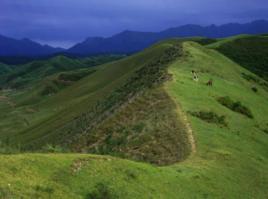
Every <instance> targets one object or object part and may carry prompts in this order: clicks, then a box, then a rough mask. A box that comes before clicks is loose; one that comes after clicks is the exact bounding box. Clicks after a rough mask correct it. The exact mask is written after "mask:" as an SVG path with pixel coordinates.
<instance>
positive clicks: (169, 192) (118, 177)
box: [0, 40, 268, 198]
mask: <svg viewBox="0 0 268 199" xmlns="http://www.w3.org/2000/svg"><path fill="white" fill-rule="evenodd" d="M174 43H175V44H176V43H177V41H176V40H172V41H169V42H167V43H163V44H162V45H160V46H161V47H163V46H166V47H167V46H170V44H174ZM160 46H158V47H160ZM182 48H183V52H184V53H183V55H184V56H182V57H181V56H180V57H178V58H177V59H176V60H175V61H173V62H170V63H169V64H168V72H169V74H172V79H169V80H170V81H166V82H165V83H164V84H162V86H160V87H159V86H157V88H158V89H161V90H154V89H150V92H153V93H150V92H149V93H148V95H142V98H137V100H135V99H134V100H133V102H131V103H128V104H127V105H126V106H123V107H122V109H121V110H120V111H119V112H117V113H115V114H113V117H111V118H108V120H106V121H104V123H105V124H104V125H102V126H104V127H107V128H108V129H107V130H111V131H112V132H111V133H110V135H111V137H110V138H112V139H111V140H110V141H121V140H123V141H124V139H121V137H120V134H121V133H124V132H122V131H120V129H121V127H124V125H126V126H127V127H130V128H131V127H132V124H133V123H132V122H135V123H136V121H141V120H142V121H144V118H143V117H144V115H146V114H149V112H153V113H155V110H154V107H155V105H154V104H150V102H151V101H153V99H152V98H155V97H156V96H157V95H162V92H165V94H167V95H168V96H169V98H170V99H172V102H173V103H174V104H175V105H176V108H175V107H174V108H173V110H176V111H177V112H178V114H179V115H181V116H182V117H183V119H182V120H178V122H179V121H182V122H183V123H184V124H185V123H187V124H188V126H190V127H191V128H192V129H193V135H194V139H195V144H196V152H195V153H192V155H191V156H190V157H188V159H187V160H186V161H183V162H180V163H176V164H173V165H170V166H164V167H156V166H152V165H149V164H144V163H137V162H132V161H129V160H122V159H119V158H114V157H110V156H92V155H79V154H69V155H68V154H47V155H46V154H34V155H33V154H22V155H1V156H0V158H1V159H0V160H1V164H0V176H1V180H0V187H1V189H0V194H1V196H3V197H12V198H19V197H22V196H23V197H26V198H36V197H43V198H49V197H50V198H74V197H75V198H97V197H99V198H101V197H102V198H126V197H127V198H178V197H179V198H266V197H267V195H268V192H267V185H268V177H267V176H268V173H267V171H268V169H267V165H268V155H267V154H268V153H267V144H268V141H267V129H268V124H267V114H268V104H267V98H268V93H267V91H266V90H264V89H263V87H261V86H259V85H256V87H257V92H255V91H253V90H252V89H251V88H252V83H251V82H250V81H248V80H246V79H245V78H244V77H243V74H247V75H251V76H253V77H256V76H255V75H254V74H252V73H251V72H249V71H248V70H246V69H244V68H243V67H241V66H239V65H238V64H236V63H234V62H233V61H231V60H230V59H228V58H227V57H225V56H223V55H222V54H220V53H219V52H217V51H214V50H211V49H207V48H206V47H202V46H200V45H198V44H197V43H194V42H184V43H183V46H182ZM158 50H159V51H158ZM158 50H156V47H154V48H152V49H149V50H148V51H147V52H144V53H143V54H139V55H136V56H135V57H130V58H127V59H126V60H121V61H119V62H118V63H117V64H115V65H114V64H110V65H109V64H108V66H109V67H106V66H103V68H102V69H101V70H102V72H101V71H99V72H96V73H95V74H97V77H96V78H99V76H98V75H100V74H102V75H103V72H104V71H106V72H105V73H106V74H111V71H113V70H115V69H117V70H116V71H117V73H119V72H120V71H121V74H120V75H119V76H121V75H122V74H123V75H126V71H122V70H123V69H125V70H127V69H126V67H128V66H129V65H128V64H132V65H131V66H129V68H128V70H130V69H131V68H132V69H133V67H134V66H135V65H140V64H142V63H143V62H144V61H145V60H147V58H148V57H149V55H155V56H156V57H160V55H161V54H162V53H163V51H162V50H160V49H158ZM150 53H152V54H150ZM156 57H154V56H153V58H152V57H151V58H152V59H156ZM135 58H139V59H135ZM134 60H135V61H136V62H134ZM139 60H141V61H140V62H139ZM147 63H148V62H147ZM121 66H125V67H121ZM140 68H142V67H140ZM108 69H110V70H108ZM119 69H120V70H119ZM192 70H195V71H196V72H197V74H198V76H199V81H198V82H196V81H193V79H192V74H191V71H192ZM134 71H135V70H134ZM117 73H115V74H117ZM132 74H133V73H132ZM94 76H95V75H94ZM94 76H91V77H89V78H85V79H82V80H81V81H80V82H78V83H77V84H78V85H80V87H79V88H81V89H79V93H74V95H73V96H78V95H79V94H80V95H81V94H82V93H87V92H88V91H89V90H88V88H87V89H86V88H85V87H84V88H83V87H82V86H81V85H84V83H85V82H87V84H88V83H89V79H90V78H91V79H94ZM130 76H131V75H130ZM130 76H128V77H130ZM106 77H107V78H109V80H108V82H110V84H112V83H114V82H113V81H115V80H113V78H112V77H111V75H107V76H106ZM126 79H128V78H127V77H125V79H124V80H126ZM210 79H213V85H212V86H207V85H206V83H207V82H208V80H210ZM112 80H113V81H112ZM123 82H126V81H123ZM95 83H96V80H95ZM102 83H103V82H102ZM117 83H118V82H117ZM117 85H118V86H117V88H118V87H120V85H122V84H120V83H118V84H117ZM84 86H85V85H84ZM74 88H77V87H76V86H74ZM91 88H92V87H91ZM98 88H100V86H98ZM113 88H115V87H113ZM109 90H111V87H108V89H107V90H105V92H108V91H109ZM113 90H114V89H113ZM71 91H73V92H74V91H75V89H72V90H71ZM154 91H155V93H154ZM66 92H67V90H66ZM68 92H70V90H69V91H68ZM62 93H64V91H63V92H62ZM64 96H67V93H65V94H64ZM70 96H71V95H70ZM91 96H93V95H92V94H91ZM98 96H101V94H98ZM150 96H152V98H151V97H150ZM223 97H225V98H224V99H227V98H226V97H229V98H230V99H231V100H229V101H228V100H226V102H228V103H235V104H236V106H226V105H224V103H221V102H222V101H221V100H219V99H223ZM157 98H158V99H159V97H157ZM160 99H166V97H164V98H160ZM51 100H52V101H54V100H55V99H51ZM86 100H88V101H89V98H87V99H86ZM92 101H93V100H92V99H91V100H90V102H91V103H92ZM230 101H231V102H230ZM158 102H159V103H160V106H159V105H158V106H157V110H156V111H159V112H160V114H159V115H158V116H161V112H162V110H164V109H168V107H169V103H170V102H171V101H169V103H166V101H165V100H162V101H161V100H160V101H158ZM236 102H239V103H236ZM54 103H56V101H54ZM172 106H173V105H172ZM88 107H89V106H88ZM237 107H239V108H240V109H237ZM242 107H244V109H242V110H245V109H247V110H249V111H250V112H251V114H252V117H247V115H245V114H244V113H245V112H243V111H241V108H242ZM245 107H246V108H245ZM76 108H77V109H79V106H76ZM84 108H85V106H84ZM137 108H140V109H138V110H139V111H142V110H144V108H145V113H141V114H140V115H134V114H133V113H135V112H136V110H135V109H137ZM238 110H239V111H238ZM168 112H169V111H168ZM66 113H67V112H65V114H66ZM169 113H170V112H169ZM61 116H63V115H61ZM170 116H171V115H168V119H171V118H170ZM185 116H187V118H186V117H185ZM128 117H129V118H132V120H129V119H127V118H128ZM135 117H137V118H135ZM161 119H163V118H162V117H160V120H161ZM160 120H157V122H155V120H154V119H153V120H152V121H153V122H152V123H153V124H154V125H155V126H157V125H158V122H159V121H160ZM145 121H146V122H147V120H145ZM119 122H121V123H119ZM165 122H166V120H165ZM42 123H44V122H42ZM113 123H117V124H118V125H117V126H118V127H119V129H114V127H115V126H113V125H112V124H113ZM47 124H52V125H54V124H53V120H51V121H48V122H47V123H46V124H44V125H43V126H41V128H39V129H38V130H41V131H42V129H43V128H48V127H47ZM80 124H81V123H80ZM167 124H169V125H168V126H166V128H169V127H170V123H167ZM171 125H172V124H171ZM53 127H55V126H53ZM53 127H52V128H53ZM79 127H80V126H77V128H79ZM136 128H137V129H140V130H138V131H137V132H141V134H143V133H144V132H143V131H144V130H146V131H148V130H149V129H148V126H145V128H144V126H142V125H141V126H138V127H136ZM115 131H116V132H117V133H116V132H115ZM97 132H98V133H100V134H102V133H105V131H103V132H102V131H101V130H100V129H98V128H97ZM127 132H130V133H131V131H130V130H128V129H127ZM30 133H31V134H33V133H34V131H31V132H30ZM162 133H163V131H161V132H160V133H159V136H161V139H166V137H165V136H162ZM188 133H189V132H188ZM24 135H25V136H29V135H27V132H25V134H24ZM164 135H165V134H164ZM117 136H119V138H120V139H117V140H116V139H115V138H116V137H117ZM189 137H190V136H189ZM20 139H22V137H21V138H20ZM54 139H59V138H57V137H54ZM28 141H30V139H29V140H28ZM127 141H128V140H127ZM101 142H102V140H101ZM176 142H177V141H176ZM84 146H87V145H84ZM110 146H113V145H110ZM119 146H121V147H122V149H123V150H124V145H123V146H122V145H120V144H119ZM142 146H143V145H141V148H142ZM104 149H107V148H106V146H105V145H104ZM110 149H111V150H114V148H113V147H111V148H110ZM110 149H109V151H110ZM172 150H173V149H172ZM104 153H107V152H106V151H105V150H104ZM116 155H118V154H116ZM11 162H12V164H10V163H11Z"/></svg>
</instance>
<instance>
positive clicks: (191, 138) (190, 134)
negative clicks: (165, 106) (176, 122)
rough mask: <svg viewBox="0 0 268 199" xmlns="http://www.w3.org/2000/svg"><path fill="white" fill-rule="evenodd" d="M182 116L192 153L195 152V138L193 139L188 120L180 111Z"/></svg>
mask: <svg viewBox="0 0 268 199" xmlns="http://www.w3.org/2000/svg"><path fill="white" fill-rule="evenodd" d="M182 117H183V121H184V122H185V125H186V129H187V133H188V139H189V143H190V145H191V151H192V153H195V152H196V144H195V139H194V134H193V130H192V127H191V125H190V122H189V121H188V119H187V116H186V114H185V113H182Z"/></svg>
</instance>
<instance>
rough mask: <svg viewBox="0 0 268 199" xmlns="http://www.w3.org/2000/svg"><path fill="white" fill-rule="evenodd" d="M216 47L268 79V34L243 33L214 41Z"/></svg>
mask: <svg viewBox="0 0 268 199" xmlns="http://www.w3.org/2000/svg"><path fill="white" fill-rule="evenodd" d="M209 47H211V48H214V49H216V50H218V51H219V52H221V53H222V54H224V55H225V56H227V57H229V58H230V59H232V60H233V61H235V62H236V63H238V64H240V65H241V66H243V67H245V68H247V69H248V70H250V71H252V72H253V73H255V74H257V75H259V76H260V77H261V78H264V79H266V80H268V67H267V63H268V36H267V35H259V36H251V35H242V36H235V37H231V38H227V39H221V40H219V41H218V42H215V43H212V44H210V45H209Z"/></svg>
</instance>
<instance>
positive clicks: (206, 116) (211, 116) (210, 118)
mask: <svg viewBox="0 0 268 199" xmlns="http://www.w3.org/2000/svg"><path fill="white" fill-rule="evenodd" d="M189 113H190V114H191V115H192V116H194V117H197V118H199V119H201V120H203V121H205V122H208V123H215V124H218V125H222V126H228V125H227V122H226V117H225V116H224V115H221V116H219V115H217V114H216V113H214V112H212V111H209V112H206V111H199V112H189Z"/></svg>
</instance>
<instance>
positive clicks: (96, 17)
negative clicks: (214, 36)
mask: <svg viewBox="0 0 268 199" xmlns="http://www.w3.org/2000/svg"><path fill="white" fill-rule="evenodd" d="M254 19H268V1H267V0H235V1H234V0H188V1H185V0H113V1H111V0H75V1H74V0H38V1H37V0H24V1H21V0H12V1H11V0H1V1H0V34H5V35H8V36H12V37H15V38H23V37H28V38H31V39H34V40H38V41H42V42H43V43H50V44H54V45H61V46H64V45H65V46H68V45H71V44H72V43H75V42H77V41H81V40H83V39H85V38H86V37H88V36H110V35H112V34H115V33H117V32H119V31H122V30H126V29H130V30H141V31H159V30H162V29H165V28H168V27H171V26H179V25H183V24H188V23H194V24H201V25H208V24H211V23H214V24H222V23H228V22H248V21H251V20H254Z"/></svg>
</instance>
